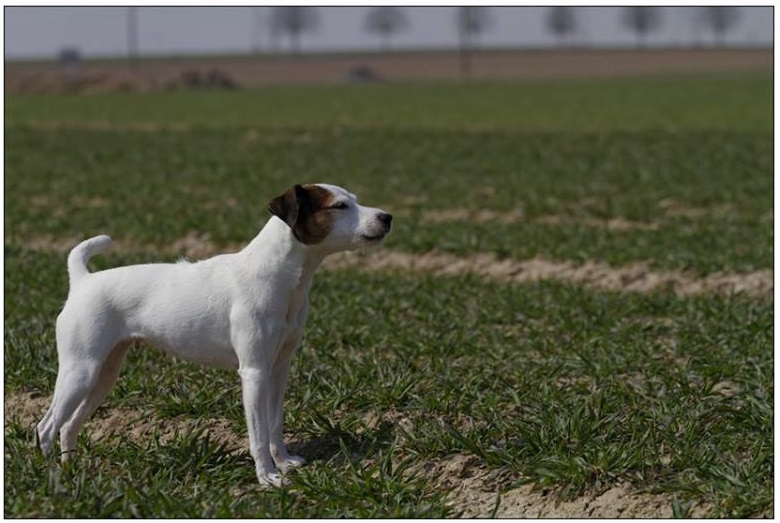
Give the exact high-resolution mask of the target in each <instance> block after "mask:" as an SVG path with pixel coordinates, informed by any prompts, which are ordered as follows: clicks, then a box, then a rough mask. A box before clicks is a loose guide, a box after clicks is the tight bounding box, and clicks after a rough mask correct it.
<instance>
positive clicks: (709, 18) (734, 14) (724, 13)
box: [701, 5, 740, 45]
mask: <svg viewBox="0 0 780 523" xmlns="http://www.w3.org/2000/svg"><path fill="white" fill-rule="evenodd" d="M739 15H740V11H739V8H737V7H730V6H725V5H719V6H709V7H702V8H701V18H702V20H703V22H704V24H705V25H707V26H709V28H710V29H712V32H713V33H714V34H715V40H716V41H717V42H718V45H723V44H724V41H725V36H726V33H728V32H729V31H731V29H732V28H733V27H734V26H735V25H737V22H739Z"/></svg>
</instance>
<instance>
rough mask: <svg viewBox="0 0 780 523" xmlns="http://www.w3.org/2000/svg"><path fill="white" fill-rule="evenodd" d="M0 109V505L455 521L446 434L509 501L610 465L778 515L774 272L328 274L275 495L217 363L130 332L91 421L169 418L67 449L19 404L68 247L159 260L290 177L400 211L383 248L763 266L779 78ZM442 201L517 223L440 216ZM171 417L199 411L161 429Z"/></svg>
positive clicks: (146, 99) (769, 232) (61, 102)
mask: <svg viewBox="0 0 780 523" xmlns="http://www.w3.org/2000/svg"><path fill="white" fill-rule="evenodd" d="M5 130H6V147H5V151H6V164H5V173H6V174H5V360H4V362H5V396H6V421H5V445H6V452H5V516H6V517H132V516H142V517H296V518H303V517H447V516H456V515H459V514H461V513H463V511H464V508H463V506H462V505H460V504H458V503H457V502H456V503H454V504H453V503H452V500H453V499H454V498H457V496H458V488H457V486H456V484H458V483H460V482H462V481H465V480H460V479H458V478H457V477H455V478H449V479H453V481H443V479H442V475H445V476H446V474H447V472H442V467H441V465H442V464H446V463H448V462H449V461H450V460H452V459H453V457H457V456H467V457H469V458H470V460H471V461H470V463H471V465H470V469H469V471H468V476H472V477H473V476H480V475H484V480H480V481H482V483H481V485H482V488H483V490H485V491H492V492H496V491H498V492H500V493H502V495H508V493H509V492H511V491H513V490H514V489H516V488H517V487H518V486H520V485H524V484H531V485H535V486H538V487H540V488H546V489H550V491H551V492H552V493H553V495H554V496H559V497H560V498H561V499H569V500H571V499H577V498H583V497H587V496H593V495H596V494H598V493H599V492H603V491H604V490H605V489H608V488H610V487H614V486H617V485H629V486H630V487H631V488H632V491H633V492H636V495H637V496H640V495H644V494H648V493H656V494H658V493H660V494H663V495H664V496H667V497H668V500H669V507H670V510H672V512H671V513H670V514H674V515H683V516H684V515H689V514H690V513H691V510H693V508H695V507H699V508H700V509H701V510H703V511H704V512H703V514H705V515H709V516H721V517H722V516H728V517H747V516H766V515H772V514H773V510H774V508H773V479H774V472H773V459H774V456H773V402H774V388H773V344H772V328H773V322H774V318H773V305H774V304H773V298H772V295H771V294H762V295H756V294H749V293H741V294H734V295H731V294H728V293H725V294H724V293H719V294H715V293H702V294H695V295H692V296H689V297H681V296H679V295H677V294H675V293H673V292H671V291H664V290H660V291H656V292H647V293H645V292H620V291H611V292H608V291H605V290H599V289H595V288H592V287H585V286H581V285H575V284H572V283H568V282H566V281H559V280H554V279H551V280H546V281H539V282H533V283H526V284H518V283H509V282H502V281H491V282H488V281H485V280H483V279H480V278H478V277H476V276H472V275H468V274H465V275H464V274H460V275H457V276H456V275H452V276H443V275H436V274H432V273H426V272H425V271H413V270H403V269H385V270H360V269H359V268H342V269H334V270H327V271H322V272H321V273H319V274H318V276H317V278H316V280H315V286H314V289H313V294H312V313H311V316H310V319H309V323H308V329H307V335H306V338H305V341H304V345H303V348H302V350H301V351H300V353H299V354H298V355H297V357H296V359H295V363H294V365H293V370H292V375H291V379H290V387H289V390H288V394H287V401H286V430H287V437H288V440H289V441H290V442H291V446H292V447H293V449H297V450H298V451H299V452H300V453H301V454H302V455H303V456H304V457H306V458H307V460H308V461H309V464H308V465H307V466H306V467H304V468H303V469H301V470H299V471H297V472H296V473H294V474H293V475H291V484H290V486H289V487H286V488H282V489H279V490H260V489H259V488H257V487H255V481H256V480H255V476H254V469H253V466H252V462H251V458H250V457H249V453H248V449H247V448H246V445H245V444H244V439H242V438H244V437H245V436H244V435H245V427H244V421H243V419H244V418H243V411H242V407H241V403H240V390H239V381H238V377H237V376H236V375H235V374H233V373H229V372H222V371H216V370H205V369H201V368H198V367H195V366H191V365H189V364H184V363H181V362H176V361H173V360H172V359H171V358H168V357H165V356H162V355H160V354H159V353H157V352H156V351H153V350H141V349H138V350H134V351H131V353H130V356H129V358H128V362H127V364H126V366H125V371H124V373H123V377H122V378H121V380H120V383H119V385H118V386H117V388H116V389H115V391H114V392H113V393H112V394H111V396H110V397H109V398H108V400H107V401H106V403H105V404H104V407H103V408H101V409H100V410H99V411H98V413H97V414H96V418H97V420H96V422H95V423H99V422H100V420H101V419H106V418H107V417H108V416H109V415H110V413H112V412H126V413H129V414H128V419H129V418H130V417H132V415H135V416H136V417H137V418H138V417H142V418H144V419H153V420H159V421H160V423H161V427H163V428H161V429H160V431H159V432H157V433H156V434H154V435H152V436H150V437H145V438H140V437H136V436H135V435H134V434H133V432H132V430H131V429H132V424H131V423H129V422H128V423H127V424H126V425H125V426H122V425H121V424H120V426H116V427H114V428H115V429H116V433H115V434H113V435H109V436H106V437H104V438H97V439H91V438H90V433H92V432H94V430H92V429H91V428H90V427H93V428H94V426H93V425H90V424H89V423H88V424H87V426H86V430H85V431H84V433H83V434H82V436H81V440H80V449H81V451H82V455H81V456H80V457H79V458H78V459H76V460H75V461H74V462H73V463H71V464H69V465H68V466H67V467H65V468H60V466H59V465H58V464H57V463H56V459H51V460H45V459H43V458H42V457H40V456H39V455H38V454H37V453H36V452H35V451H34V449H33V447H32V440H31V429H32V426H33V423H34V422H37V417H38V416H39V415H40V414H42V412H41V411H40V409H41V408H43V407H39V408H38V410H37V411H35V412H33V413H30V412H29V410H30V409H27V410H25V409H23V408H21V407H18V406H17V405H15V404H12V403H13V402H22V401H26V399H29V398H36V397H42V398H44V399H45V398H47V397H48V395H49V394H51V391H52V390H53V385H54V378H55V376H56V370H57V362H56V350H55V346H54V320H55V318H56V315H57V313H58V311H59V309H60V307H61V306H62V303H63V301H64V299H65V296H66V294H67V274H66V271H65V257H66V253H65V252H63V248H62V247H59V246H58V245H59V244H60V243H61V242H63V241H64V242H66V243H67V242H68V241H71V243H73V244H75V242H76V241H78V239H80V238H83V237H87V236H90V235H94V234H98V233H108V234H110V235H111V236H112V237H113V238H114V239H115V240H117V241H118V242H119V243H120V244H122V243H126V244H127V245H132V246H137V247H138V248H137V249H136V250H135V251H134V250H133V248H132V247H130V248H124V249H121V250H119V251H117V252H114V253H110V254H106V255H103V256H101V257H99V258H96V259H95V260H94V261H93V263H92V265H93V267H94V268H95V269H100V268H106V267H111V266H116V265H124V264H129V263H139V262H148V261H152V260H154V261H174V260H175V259H176V256H175V255H172V254H171V253H170V249H169V250H161V252H160V254H159V255H153V253H154V249H155V248H156V247H159V246H166V245H172V244H174V243H175V242H176V241H177V240H180V239H181V238H184V237H187V236H188V235H189V234H191V233H193V232H197V233H201V234H208V238H209V240H210V241H211V242H213V243H215V244H216V245H218V246H219V245H222V246H228V245H235V244H237V243H241V242H246V241H248V240H249V239H250V238H251V237H253V236H254V234H256V232H257V230H258V229H259V228H260V227H261V226H262V224H263V223H264V222H265V220H266V219H267V217H268V214H267V211H266V204H267V202H268V201H269V200H270V199H271V198H272V197H273V196H276V195H277V194H279V193H281V192H282V191H283V190H284V189H285V188H287V187H288V186H289V185H291V184H292V183H296V182H318V181H327V182H331V183H337V184H340V185H344V186H346V187H348V188H350V189H351V190H353V191H354V192H356V193H357V194H358V195H360V197H361V200H362V201H364V202H366V203H368V204H371V205H377V206H382V207H384V208H386V209H388V210H390V211H392V212H394V213H395V214H396V215H397V217H396V221H395V225H394V232H393V234H392V235H391V236H390V237H389V238H388V240H387V242H386V244H385V247H384V249H386V250H387V251H388V252H396V251H400V252H404V253H407V254H411V255H415V256H421V257H422V256H425V255H426V253H428V252H430V251H437V252H446V253H449V254H453V255H456V256H458V257H461V258H463V259H464V260H468V259H469V257H470V256H472V255H475V254H477V253H490V254H493V255H495V256H496V257H497V258H498V259H510V260H523V259H528V258H534V257H539V258H542V259H545V260H559V261H571V262H577V263H579V262H586V261H600V262H606V263H608V264H610V265H612V266H614V267H621V266H624V265H627V264H631V263H635V262H646V263H647V264H648V270H652V271H672V272H674V271H677V272H680V273H684V274H689V275H695V276H696V277H705V276H706V275H709V274H713V273H727V274H730V275H733V276H735V277H739V276H740V275H745V277H747V276H749V275H750V274H751V273H754V272H755V271H759V270H762V269H771V268H772V266H773V265H772V264H773V201H772V193H773V189H774V186H773V121H772V77H771V74H768V73H767V74H751V75H742V76H739V75H721V76H681V77H657V78H652V77H651V78H642V79H636V80H630V79H624V80H617V81H606V80H589V81H576V82H574V81H573V82H556V83H553V82H539V83H528V84H511V83H505V84H504V83H495V84H476V83H475V84H470V85H454V84H448V85H411V84H409V85H405V84H398V85H392V84H388V85H376V86H374V85H371V86H331V87H296V88H289V89H288V88H285V89H282V88H268V89H261V90H252V91H244V92H231V93H214V92H209V93H155V94H104V95H93V96H84V97H68V96H62V97H58V96H16V97H6V128H5ZM452 210H466V211H471V212H476V211H480V210H490V211H494V212H495V213H497V214H498V215H507V214H509V213H514V214H513V215H512V216H514V217H513V219H511V220H492V221H491V220H476V219H468V218H457V217H455V218H452V217H450V218H445V219H438V220H431V219H430V216H432V215H436V213H439V214H438V215H439V216H445V215H446V212H448V211H452ZM610 220H611V221H615V220H620V221H621V223H624V224H628V225H627V226H624V227H615V228H610V227H603V226H598V223H601V222H603V223H607V222H608V221H610ZM140 247H143V248H140ZM43 404H45V401H44V402H43V403H41V405H43ZM33 410H34V409H33ZM9 413H10V415H9ZM183 420H201V421H202V423H200V424H199V425H198V427H200V428H196V429H191V430H190V429H188V430H181V431H174V432H171V431H166V429H165V427H169V426H170V423H173V422H182V423H183ZM163 421H165V422H167V423H168V424H163ZM217 422H218V423H220V426H222V427H227V428H226V430H227V431H228V432H229V433H231V434H232V435H233V436H234V438H235V441H238V442H239V443H238V445H237V446H236V445H231V444H230V443H226V442H224V441H220V440H218V439H215V438H213V437H210V436H208V435H207V434H206V433H205V432H203V430H202V429H204V428H208V427H209V426H210V423H211V424H214V423H217ZM480 477H482V476H480ZM445 479H448V478H445ZM454 485H455V486H454ZM497 510H498V512H497V513H498V514H502V512H501V506H500V505H499V506H498V507H497ZM466 514H467V515H468V514H469V513H468V512H466ZM482 515H484V516H487V515H489V514H482ZM505 515H511V514H505ZM639 515H640V516H644V517H652V516H653V514H639ZM580 516H582V514H581V515H580ZM573 517H576V514H574V515H573Z"/></svg>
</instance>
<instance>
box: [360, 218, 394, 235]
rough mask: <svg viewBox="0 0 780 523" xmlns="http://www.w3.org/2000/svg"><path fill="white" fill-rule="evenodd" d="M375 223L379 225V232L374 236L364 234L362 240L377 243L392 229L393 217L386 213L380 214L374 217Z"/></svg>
mask: <svg viewBox="0 0 780 523" xmlns="http://www.w3.org/2000/svg"><path fill="white" fill-rule="evenodd" d="M376 219H377V221H378V222H379V223H380V224H381V230H378V231H377V232H376V233H375V234H370V235H369V234H364V235H363V239H364V240H366V241H369V242H378V241H381V240H383V239H384V237H385V236H387V234H388V233H389V232H390V229H392V228H393V215H392V214H388V213H386V212H380V213H379V214H377V215H376Z"/></svg>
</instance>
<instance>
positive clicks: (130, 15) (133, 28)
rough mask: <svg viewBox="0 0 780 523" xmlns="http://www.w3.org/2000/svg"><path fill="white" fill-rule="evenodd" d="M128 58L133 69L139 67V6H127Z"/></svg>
mask: <svg viewBox="0 0 780 523" xmlns="http://www.w3.org/2000/svg"><path fill="white" fill-rule="evenodd" d="M127 60H128V62H129V64H130V67H131V68H132V69H136V70H137V69H138V8H137V7H128V8H127Z"/></svg>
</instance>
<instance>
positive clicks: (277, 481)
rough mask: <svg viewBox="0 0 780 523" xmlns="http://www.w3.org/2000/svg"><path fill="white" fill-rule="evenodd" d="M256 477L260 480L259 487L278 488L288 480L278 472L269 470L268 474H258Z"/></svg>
mask: <svg viewBox="0 0 780 523" xmlns="http://www.w3.org/2000/svg"><path fill="white" fill-rule="evenodd" d="M257 479H258V481H259V482H260V486H261V487H276V488H278V487H281V486H282V485H285V484H286V483H288V482H289V481H288V480H285V479H284V477H283V476H282V475H281V474H280V473H278V472H271V473H270V474H258V476H257Z"/></svg>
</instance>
